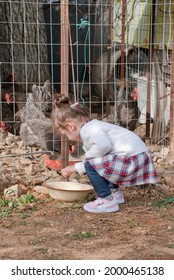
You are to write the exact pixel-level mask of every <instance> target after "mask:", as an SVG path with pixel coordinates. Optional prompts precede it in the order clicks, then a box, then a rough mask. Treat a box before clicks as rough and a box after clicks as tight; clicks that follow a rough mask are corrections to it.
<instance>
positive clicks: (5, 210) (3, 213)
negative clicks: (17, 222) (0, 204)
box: [0, 208, 12, 217]
mask: <svg viewBox="0 0 174 280" xmlns="http://www.w3.org/2000/svg"><path fill="white" fill-rule="evenodd" d="M11 212H12V209H10V208H2V209H1V212H0V217H9V216H10V214H11Z"/></svg>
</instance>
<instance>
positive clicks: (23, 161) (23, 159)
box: [20, 157, 31, 165]
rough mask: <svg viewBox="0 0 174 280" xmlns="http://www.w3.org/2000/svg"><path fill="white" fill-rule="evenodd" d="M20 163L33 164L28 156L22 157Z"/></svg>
mask: <svg viewBox="0 0 174 280" xmlns="http://www.w3.org/2000/svg"><path fill="white" fill-rule="evenodd" d="M20 163H21V164H23V165H30V164H31V160H30V159H28V158H26V157H21V159H20Z"/></svg>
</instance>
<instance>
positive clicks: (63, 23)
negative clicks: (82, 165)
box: [60, 0, 69, 168]
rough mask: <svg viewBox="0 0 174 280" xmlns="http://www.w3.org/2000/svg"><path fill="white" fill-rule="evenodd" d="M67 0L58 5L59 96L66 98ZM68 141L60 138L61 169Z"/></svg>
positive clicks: (65, 161) (67, 57)
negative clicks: (62, 95)
mask: <svg viewBox="0 0 174 280" xmlns="http://www.w3.org/2000/svg"><path fill="white" fill-rule="evenodd" d="M68 4H69V3H68V0H61V3H60V30H61V79H60V80H61V87H60V91H61V94H64V95H66V96H68V87H69V45H68V43H69V40H68V38H69V5H68ZM68 146H69V145H68V140H67V138H66V137H65V136H61V160H62V168H64V167H65V166H67V165H68V163H69V152H68V150H69V149H68Z"/></svg>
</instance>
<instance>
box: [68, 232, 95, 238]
mask: <svg viewBox="0 0 174 280" xmlns="http://www.w3.org/2000/svg"><path fill="white" fill-rule="evenodd" d="M95 236H96V235H95V234H94V233H92V232H85V231H83V232H80V233H76V234H74V235H73V237H74V238H76V239H82V238H91V237H95Z"/></svg>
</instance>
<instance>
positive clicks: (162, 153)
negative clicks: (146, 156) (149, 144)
mask: <svg viewBox="0 0 174 280" xmlns="http://www.w3.org/2000/svg"><path fill="white" fill-rule="evenodd" d="M168 153H169V148H167V147H164V148H162V149H161V151H160V157H162V158H165V157H166V156H167V155H168Z"/></svg>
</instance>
